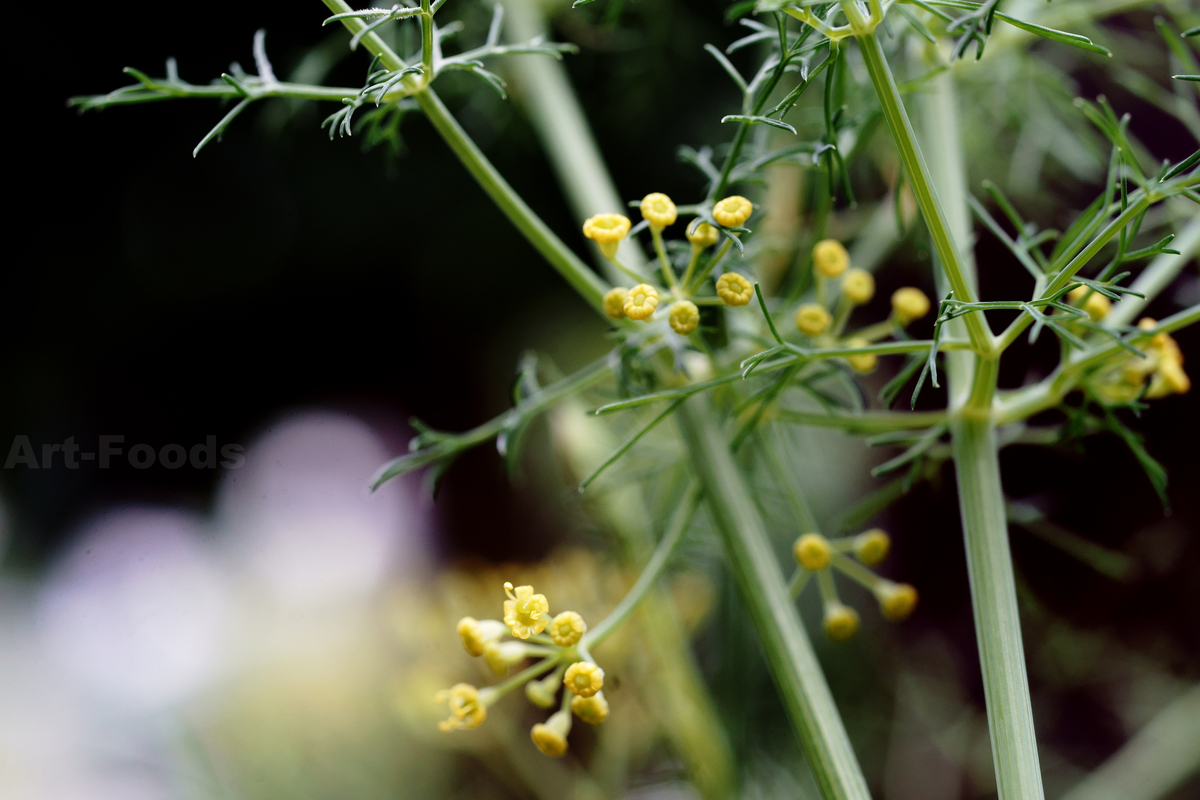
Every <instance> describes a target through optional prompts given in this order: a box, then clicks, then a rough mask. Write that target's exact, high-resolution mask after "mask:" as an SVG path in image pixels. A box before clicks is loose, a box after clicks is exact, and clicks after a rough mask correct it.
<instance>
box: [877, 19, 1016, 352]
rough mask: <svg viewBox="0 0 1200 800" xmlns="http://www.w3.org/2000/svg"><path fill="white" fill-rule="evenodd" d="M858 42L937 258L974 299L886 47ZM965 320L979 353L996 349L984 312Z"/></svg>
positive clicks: (959, 290)
mask: <svg viewBox="0 0 1200 800" xmlns="http://www.w3.org/2000/svg"><path fill="white" fill-rule="evenodd" d="M858 44H859V49H860V50H861V51H862V55H863V61H864V62H865V63H866V66H867V72H868V73H870V76H871V82H872V83H873V84H874V85H875V93H876V94H877V95H878V96H879V103H880V105H881V106H882V108H883V116H884V119H885V120H887V124H888V128H889V129H890V130H891V132H892V140H893V141H895V143H896V149H897V150H898V151H899V152H900V160H901V162H902V163H903V164H904V174H905V176H906V177H907V178H908V180H909V184H910V185H911V186H912V190H913V195H914V196H916V199H917V205H918V206H919V207H920V209H921V216H922V218H924V220H925V225H926V226H927V227H928V228H929V237H930V239H931V240H932V241H933V246H934V249H935V250H936V251H937V254H938V258H939V259H941V263H942V269H943V270H945V273H946V278H947V279H948V280H949V282H950V288H951V289H953V291H954V297H955V299H956V300H962V301H964V302H968V303H972V302H975V300H976V297H975V291H974V289H973V288H972V287H971V285H970V283H969V282H968V279H967V270H966V267H965V266H964V264H963V258H962V255H961V254H960V253H959V252H958V248H957V247H956V246H955V244H954V239H953V238H952V236H951V234H950V223H949V221H948V220H947V219H946V213H945V211H943V210H942V205H941V203H940V202H939V201H938V197H937V192H936V190H935V189H934V186H933V178H932V177H931V176H930V173H929V166H928V165H927V164H926V163H925V157H924V156H923V155H922V154H921V150H920V148H919V147H918V146H917V139H916V133H915V132H914V131H913V127H912V123H911V122H910V121H909V119H908V112H907V111H905V109H904V103H903V101H902V100H901V99H900V90H899V89H898V88H897V86H896V80H895V78H893V77H892V71H891V69H890V68H889V67H888V64H887V59H886V58H885V57H884V55H883V48H882V47H880V45H879V40H878V39H876V38H875V34H874V33H869V34H866V35H864V36H859V37H858ZM964 319H965V321H966V325H967V334H968V335H969V336H970V338H971V344H972V346H973V347H974V349H975V350H976V352H978V353H981V354H989V353H991V351H992V349H993V345H992V332H991V331H990V330H989V329H988V326H987V321H986V320H985V319H984V317H983V313H982V312H978V311H976V312H972V313H971V314H968V315H966V317H964Z"/></svg>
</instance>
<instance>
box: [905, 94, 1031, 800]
mask: <svg viewBox="0 0 1200 800" xmlns="http://www.w3.org/2000/svg"><path fill="white" fill-rule="evenodd" d="M936 88H937V90H936V92H935V93H934V94H931V95H929V96H928V102H927V103H926V106H925V107H926V109H927V115H928V118H927V120H926V123H927V124H926V130H927V132H928V134H929V140H928V146H929V147H930V148H931V152H934V153H935V154H936V156H937V158H936V160H935V162H934V163H935V167H936V171H935V172H934V175H935V176H936V180H937V190H938V195H939V196H940V197H943V198H946V199H947V200H949V201H951V202H953V206H952V207H947V208H939V212H940V214H941V219H942V220H951V222H950V227H949V228H947V230H946V233H947V235H948V237H950V239H951V241H958V242H966V241H968V237H969V235H970V216H969V211H968V209H967V202H966V198H967V197H968V192H967V191H966V169H965V161H964V159H963V157H962V154H961V148H960V147H959V142H958V140H957V137H958V131H959V130H960V125H959V120H958V115H957V103H956V102H955V98H954V84H953V78H952V76H951V75H949V74H946V75H944V76H942V77H941V78H940V79H939V81H938V84H937V87H936ZM910 130H911V129H910ZM914 147H915V144H914ZM915 177H916V176H913V175H910V178H915ZM914 183H915V181H914ZM963 255H964V258H963V261H962V262H961V267H962V269H963V270H964V278H965V279H966V280H967V281H971V280H973V274H972V272H973V267H972V262H971V260H970V257H969V256H970V253H969V251H967V252H966V253H964V254H963ZM943 276H944V281H943V283H949V280H950V270H949V269H948V268H947V266H946V264H945V263H943ZM939 290H940V291H945V289H944V288H940V289H939ZM969 319H970V318H969V317H968V320H969ZM956 322H957V321H956ZM952 324H953V323H952ZM998 355H999V354H998V352H996V351H994V350H993V351H991V352H986V351H985V352H984V353H981V354H980V355H978V356H976V355H973V354H955V355H952V356H951V357H950V358H948V359H947V365H946V368H947V372H948V373H949V375H948V377H949V383H950V386H949V389H950V391H949V396H950V415H949V419H950V423H951V424H950V432H951V453H952V454H953V457H954V462H955V470H956V474H957V478H958V481H957V482H958V496H959V513H960V515H961V521H962V528H963V538H964V542H965V545H966V551H967V567H968V574H969V577H970V585H971V605H972V609H973V611H974V614H975V623H976V639H977V643H978V646H979V654H980V670H981V672H982V674H983V683H984V694H985V700H986V705H987V716H988V728H989V733H990V735H991V743H992V760H993V765H994V768H995V773H996V785H997V791H998V793H999V798H1000V800H1016V799H1017V798H1020V800H1040V798H1041V797H1042V786H1041V771H1040V768H1039V764H1038V752H1037V742H1036V739H1035V734H1034V728H1033V712H1032V708H1031V706H1030V700H1029V681H1028V677H1027V675H1026V671H1025V661H1024V645H1023V643H1022V639H1021V628H1020V620H1019V617H1018V612H1017V604H1016V587H1015V584H1014V580H1013V567H1012V558H1011V555H1010V553H1009V550H1008V530H1007V524H1006V517H1005V508H1004V492H1003V488H1002V486H1001V483H1000V466H999V455H998V450H997V447H998V445H997V442H996V435H995V419H994V418H993V415H992V406H993V397H994V394H995V391H996V378H997V373H998V366H999V363H998Z"/></svg>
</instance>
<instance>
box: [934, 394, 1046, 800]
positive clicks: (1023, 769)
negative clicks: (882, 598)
mask: <svg viewBox="0 0 1200 800" xmlns="http://www.w3.org/2000/svg"><path fill="white" fill-rule="evenodd" d="M950 430H951V432H952V434H953V445H952V446H953V450H954V467H955V474H956V475H957V477H958V496H959V507H960V510H961V513H962V524H963V536H964V538H965V540H966V545H967V570H968V572H969V574H970V579H971V605H972V607H973V609H974V611H975V637H976V640H977V641H978V644H979V663H980V666H981V668H982V671H983V692H984V699H985V700H986V702H987V718H988V729H989V731H990V732H991V739H992V762H993V765H994V766H995V769H996V791H997V794H998V796H999V797H1000V800H1016V798H1021V800H1027V799H1032V800H1040V798H1041V797H1042V796H1043V794H1042V778H1041V769H1040V766H1039V762H1038V751H1037V739H1036V737H1035V735H1034V729H1033V711H1032V707H1031V705H1030V700H1029V677H1028V675H1027V674H1026V672H1025V648H1024V646H1023V644H1022V642H1021V621H1020V617H1019V616H1018V613H1017V592H1016V585H1015V582H1014V580H1013V566H1012V554H1011V553H1010V552H1009V548H1008V522H1007V520H1006V519H1005V514H1004V493H1003V491H1002V490H1001V487H1000V461H999V459H998V458H997V449H996V438H995V429H994V428H993V427H992V421H991V418H990V416H984V417H981V416H974V415H972V414H969V413H967V414H962V415H961V416H959V417H957V418H956V419H955V420H953V422H952V423H951V428H950Z"/></svg>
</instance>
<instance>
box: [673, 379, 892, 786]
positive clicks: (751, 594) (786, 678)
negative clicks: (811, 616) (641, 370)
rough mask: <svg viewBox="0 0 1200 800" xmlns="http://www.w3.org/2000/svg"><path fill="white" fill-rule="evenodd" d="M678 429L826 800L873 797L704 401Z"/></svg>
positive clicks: (691, 406) (689, 409) (684, 415)
mask: <svg viewBox="0 0 1200 800" xmlns="http://www.w3.org/2000/svg"><path fill="white" fill-rule="evenodd" d="M678 419H679V425H680V429H681V430H682V432H683V438H684V441H685V442H687V445H688V449H689V450H690V451H691V453H692V456H693V464H694V466H695V469H696V472H697V477H698V478H699V480H700V484H701V486H702V487H703V488H704V491H705V497H706V502H707V505H708V510H709V516H710V517H711V519H712V521H713V524H714V526H715V527H716V529H717V532H718V533H719V534H720V536H721V539H722V541H723V542H724V545H725V552H726V553H727V555H728V556H729V563H730V568H731V569H732V570H733V574H734V577H735V578H736V579H737V583H738V587H739V589H740V590H741V595H742V599H743V601H744V602H745V604H746V608H747V611H748V612H749V614H750V619H751V622H753V624H754V628H755V630H756V631H757V632H758V636H759V640H760V642H761V644H762V648H763V654H764V656H765V657H766V660H767V664H768V666H769V667H770V668H771V672H772V674H773V675H774V677H775V683H776V685H777V687H778V688H779V694H780V697H781V699H782V700H783V703H784V707H785V708H786V709H787V712H788V716H789V717H791V720H792V726H793V728H794V729H795V731H796V734H797V735H798V736H799V738H800V744H801V746H802V747H803V748H804V754H805V756H806V757H807V759H808V763H809V766H810V767H811V768H812V771H813V775H814V776H815V777H816V780H817V785H818V786H819V787H820V789H821V796H822V797H824V798H825V800H833V799H834V798H839V799H840V798H855V799H856V800H869V798H870V796H871V795H870V792H869V791H868V790H867V783H866V779H865V778H864V777H863V774H862V769H861V768H860V767H859V765H858V760H857V758H856V757H855V755H854V750H853V749H852V748H851V746H850V740H849V738H848V737H847V736H846V729H845V727H844V726H843V725H842V720H841V717H840V716H838V711H837V706H836V705H834V702H833V696H832V695H831V694H830V692H829V685H828V684H827V683H826V682H825V676H824V674H823V673H822V672H821V666H820V664H818V663H817V658H816V655H815V654H814V653H813V649H812V645H811V644H810V643H809V641H808V635H807V634H806V633H805V631H804V627H803V625H802V624H801V622H800V615H799V612H797V610H796V606H795V604H794V603H793V602H792V598H791V595H790V594H789V593H788V586H787V582H786V581H785V579H784V576H783V572H782V571H781V570H780V567H779V562H778V560H777V559H776V557H775V553H774V551H773V549H772V548H771V543H770V540H769V538H768V536H767V531H766V528H765V527H764V525H763V521H762V517H761V516H759V513H758V508H757V506H756V505H755V503H754V499H753V498H752V497H751V496H750V492H749V489H748V488H747V486H746V483H745V481H744V479H743V478H742V475H741V472H740V471H739V470H738V468H737V465H736V464H734V462H733V455H732V454H731V452H730V450H729V444H728V442H727V441H726V439H725V435H724V434H723V433H721V431H720V430H719V429H718V427H717V425H716V422H715V421H714V420H713V418H712V412H711V410H710V409H709V407H708V404H707V400H706V399H705V398H702V397H693V398H692V399H690V400H688V401H687V402H686V403H684V404H683V406H682V407H681V408H680V411H679V417H678Z"/></svg>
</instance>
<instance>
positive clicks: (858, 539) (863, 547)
mask: <svg viewBox="0 0 1200 800" xmlns="http://www.w3.org/2000/svg"><path fill="white" fill-rule="evenodd" d="M891 549H892V540H891V538H890V537H889V536H888V535H887V534H886V533H885V532H884V531H883V529H882V528H872V529H871V530H869V531H865V532H863V533H860V534H859V535H858V536H855V537H854V555H855V556H857V557H858V560H859V561H861V562H862V563H864V564H866V565H867V566H868V567H874V566H876V565H878V564H882V563H883V560H884V559H885V558H887V556H888V552H889V551H890V550H891Z"/></svg>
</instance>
